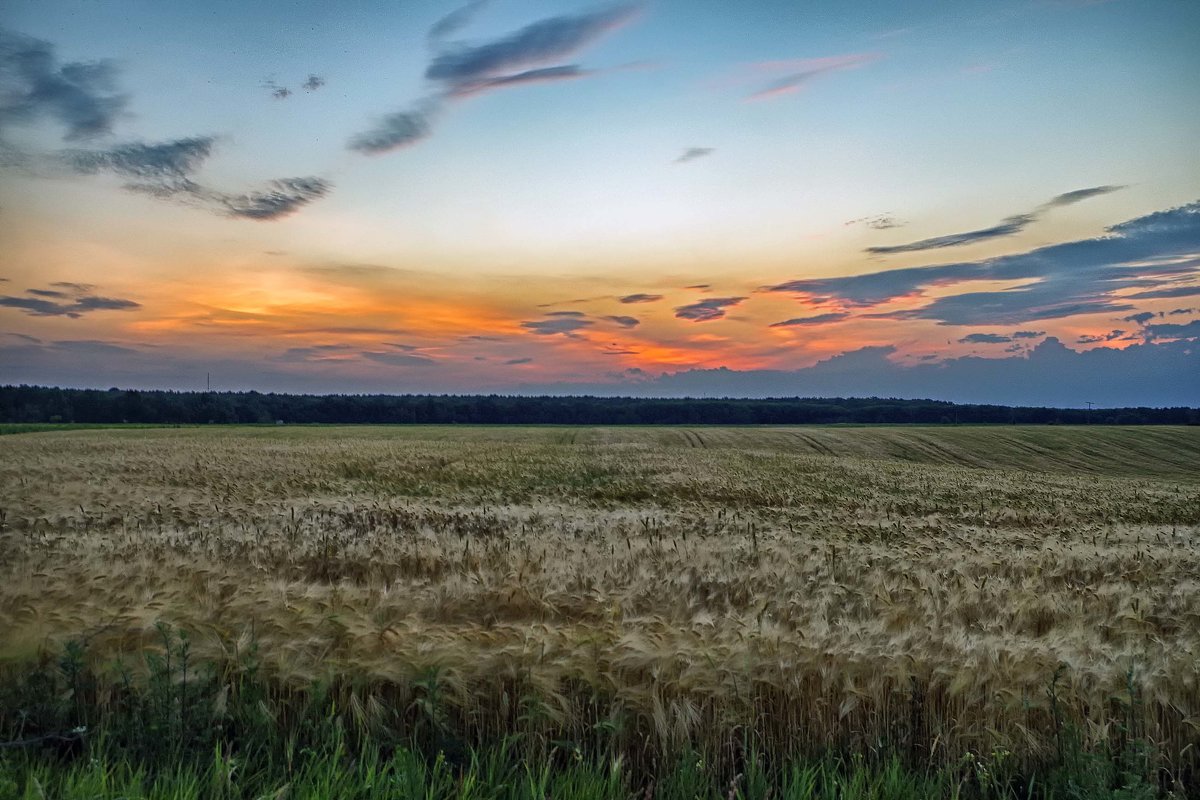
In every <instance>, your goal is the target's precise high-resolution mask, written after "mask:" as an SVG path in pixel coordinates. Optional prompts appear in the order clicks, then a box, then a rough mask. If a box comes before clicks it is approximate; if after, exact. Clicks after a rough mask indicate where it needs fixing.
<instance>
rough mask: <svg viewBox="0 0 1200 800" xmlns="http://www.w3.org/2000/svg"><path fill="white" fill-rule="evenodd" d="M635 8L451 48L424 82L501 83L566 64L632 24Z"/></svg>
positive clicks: (554, 21) (555, 20)
mask: <svg viewBox="0 0 1200 800" xmlns="http://www.w3.org/2000/svg"><path fill="white" fill-rule="evenodd" d="M637 8H638V7H637V6H635V5H622V6H617V7H615V8H609V9H603V10H600V11H594V12H592V13H590V14H580V15H577V16H561V17H550V18H548V19H544V20H540V21H538V22H534V23H532V24H530V25H527V26H525V27H524V28H522V29H521V30H519V31H517V32H516V33H513V34H511V35H509V36H506V37H505V38H503V39H498V40H496V41H493V42H488V43H486V44H481V45H475V46H473V47H472V46H467V45H461V46H457V47H453V48H449V49H447V50H446V51H444V52H442V53H439V54H438V55H436V56H435V57H434V58H433V60H432V61H431V62H430V63H429V67H428V68H427V69H426V70H425V77H426V78H428V79H429V80H431V81H437V82H440V83H442V84H444V85H446V86H448V87H454V86H460V85H463V84H471V83H475V82H478V81H481V80H489V79H494V78H498V77H502V76H504V75H508V74H512V73H513V71H514V70H518V71H520V70H523V69H524V68H526V67H531V66H535V65H539V64H544V63H546V62H547V61H552V60H554V59H559V58H563V57H565V56H568V55H570V54H572V53H574V52H576V51H578V50H580V49H582V48H583V47H585V46H587V45H588V44H590V43H591V42H592V41H594V40H595V39H597V38H598V37H600V36H601V35H603V34H605V33H607V32H609V31H611V30H613V29H614V28H617V27H619V26H620V25H622V24H624V23H626V22H628V21H629V20H630V19H631V18H632V17H633V16H634V14H635V13H636V12H637Z"/></svg>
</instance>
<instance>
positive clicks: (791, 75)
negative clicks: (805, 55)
mask: <svg viewBox="0 0 1200 800" xmlns="http://www.w3.org/2000/svg"><path fill="white" fill-rule="evenodd" d="M880 58H881V56H880V55H879V54H878V53H850V54H847V55H841V56H828V57H825V58H809V59H796V60H792V61H766V62H761V63H759V64H755V65H752V67H753V68H754V69H755V70H757V71H765V72H771V71H774V72H779V71H784V70H786V72H785V74H783V75H780V76H779V77H776V78H774V79H773V80H771V81H770V82H769V83H767V84H766V85H764V86H762V87H761V88H759V89H757V90H755V91H754V92H751V93H750V94H748V95H746V99H747V100H768V99H773V98H777V97H782V96H784V95H789V94H795V93H796V92H798V91H800V90H801V89H802V88H804V87H805V86H807V85H808V84H809V83H811V82H812V81H813V80H815V79H816V78H819V77H821V76H822V75H828V74H831V73H834V72H841V71H843V70H848V69H857V68H859V67H865V66H867V65H868V64H871V63H874V62H876V61H878V60H879V59H880Z"/></svg>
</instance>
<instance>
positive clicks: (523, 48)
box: [348, 2, 639, 155]
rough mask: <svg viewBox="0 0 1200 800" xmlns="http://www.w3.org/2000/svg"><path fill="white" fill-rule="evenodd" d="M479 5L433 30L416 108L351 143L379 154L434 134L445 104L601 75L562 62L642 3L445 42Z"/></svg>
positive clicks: (387, 117) (385, 120)
mask: <svg viewBox="0 0 1200 800" xmlns="http://www.w3.org/2000/svg"><path fill="white" fill-rule="evenodd" d="M482 6H483V3H482V2H474V3H470V4H468V5H466V6H464V7H462V8H460V9H458V10H457V11H454V12H452V13H450V14H449V15H447V16H445V17H443V18H441V19H440V20H438V21H437V22H436V23H435V24H434V25H433V27H432V28H431V29H430V31H429V43H430V45H431V46H433V47H434V48H435V53H434V55H433V57H432V58H431V59H430V61H429V64H428V65H427V67H426V69H425V79H426V80H427V81H428V82H429V84H430V86H431V87H432V91H431V93H430V94H429V95H428V96H427V97H426V98H425V99H424V100H422V101H420V102H419V103H417V104H416V105H414V106H413V107H411V108H408V109H403V110H400V111H396V112H393V113H391V114H387V115H385V116H383V117H381V118H380V119H379V120H377V121H376V123H375V124H374V125H373V126H372V127H371V128H370V129H368V130H366V131H364V132H362V133H359V134H357V135H355V136H353V137H352V138H351V139H350V142H349V144H348V147H349V148H350V149H351V150H355V151H357V152H360V153H363V154H366V155H379V154H382V153H388V152H391V151H393V150H397V149H400V148H403V147H406V146H409V145H412V144H415V143H417V142H419V141H421V140H423V139H425V138H427V137H428V136H430V135H431V134H432V132H433V125H434V122H435V121H436V118H437V116H438V114H439V113H440V112H441V110H442V109H443V107H444V106H445V104H446V103H447V101H450V100H455V99H464V98H467V97H470V96H473V95H477V94H480V93H483V92H487V91H492V90H496V89H505V88H512V87H515V86H522V85H528V84H533V83H546V82H551V81H555V82H557V81H569V80H578V79H580V78H584V77H588V76H590V75H594V74H596V70H589V69H585V68H584V67H582V66H580V65H578V64H562V63H558V62H559V61H560V60H561V59H563V58H566V57H567V56H570V55H572V54H574V53H576V52H578V51H580V50H582V49H583V48H585V47H587V46H588V45H590V44H592V43H594V42H595V41H596V40H597V39H599V38H600V37H601V36H602V35H604V34H605V33H608V32H610V31H612V30H615V29H616V28H618V27H620V26H621V25H624V24H625V23H627V22H628V21H630V20H631V19H632V18H633V17H634V16H635V15H636V13H637V12H638V9H639V6H637V5H633V4H629V5H619V6H614V7H609V8H605V9H600V10H598V11H593V12H590V13H585V14H578V15H566V16H556V17H548V18H546V19H543V20H540V21H538V22H534V23H531V24H529V25H526V26H525V27H524V28H521V29H520V30H518V31H516V32H514V33H511V34H509V35H508V36H505V37H502V38H499V39H495V40H492V41H490V42H484V43H482V44H474V45H469V44H463V43H454V44H448V43H446V42H445V39H446V38H447V37H448V36H450V35H452V34H453V33H455V32H457V31H458V30H460V29H461V28H462V27H464V26H465V25H466V24H468V23H469V22H470V21H471V19H472V18H473V17H474V16H475V14H476V13H477V12H478V11H479V9H480V8H481V7H482Z"/></svg>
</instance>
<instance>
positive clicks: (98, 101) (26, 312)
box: [0, 0, 1200, 406]
mask: <svg viewBox="0 0 1200 800" xmlns="http://www.w3.org/2000/svg"><path fill="white" fill-rule="evenodd" d="M1197 75H1200V3H1195V2H1190V1H1187V0H1110V1H1108V2H1105V1H1104V0H989V2H971V1H964V2H957V3H953V4H949V3H944V2H932V1H930V2H923V1H920V0H918V1H915V2H893V3H887V2H832V1H831V2H824V1H823V0H813V1H812V2H805V3H799V2H794V1H793V2H783V1H782V0H759V2H754V3H745V4H737V5H736V6H735V5H730V4H728V3H717V2H712V1H711V0H650V1H649V2H633V3H618V4H607V5H605V4H587V3H583V4H581V3H576V2H550V1H549V0H539V1H538V2H533V1H532V0H472V1H471V2H467V3H465V4H461V3H458V2H435V0H391V2H386V3H384V2H367V1H366V0H362V1H360V2H347V3H327V2H322V3H317V2H262V3H243V2H232V1H230V0H211V1H210V2H206V3H163V2H159V0H137V1H134V0H107V1H106V2H103V3H100V2H94V0H76V1H75V2H55V1H54V0H36V1H33V0H7V2H5V3H4V4H3V6H0V384H17V383H35V384H44V385H58V386H75V387H95V388H108V387H111V386H117V387H122V388H170V389H181V390H193V389H203V388H205V387H206V386H207V385H211V386H212V388H213V389H221V390H245V389H256V390H259V391H305V392H320V393H359V392H387V393H411V392H416V393H478V392H486V393H492V392H496V393H523V394H540V393H553V394H582V393H587V394H602V395H637V396H745V397H763V396H786V395H804V396H816V395H856V396H885V397H933V398H937V399H947V400H957V401H966V402H998V403H1010V404H1020V405H1043V404H1052V405H1063V406H1082V405H1084V404H1085V403H1087V402H1094V403H1097V404H1100V405H1147V406H1162V405H1192V406H1196V405H1200V81H1197V80H1196V76H1197Z"/></svg>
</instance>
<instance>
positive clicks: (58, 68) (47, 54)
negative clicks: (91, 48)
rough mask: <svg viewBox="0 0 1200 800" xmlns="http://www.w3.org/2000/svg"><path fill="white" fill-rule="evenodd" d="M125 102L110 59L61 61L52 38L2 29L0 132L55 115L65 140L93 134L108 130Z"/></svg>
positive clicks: (93, 136)
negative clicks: (47, 39) (6, 128)
mask: <svg viewBox="0 0 1200 800" xmlns="http://www.w3.org/2000/svg"><path fill="white" fill-rule="evenodd" d="M127 104H128V98H127V97H126V96H125V95H123V94H120V93H119V92H117V90H116V68H115V66H114V65H113V63H112V62H111V61H92V62H81V61H71V62H66V63H60V62H59V60H58V57H57V56H56V55H55V53H54V47H53V46H52V45H51V44H50V43H48V42H44V41H42V40H40V39H34V38H31V37H28V36H22V35H20V34H17V33H13V32H11V31H7V30H4V29H0V132H2V131H3V126H4V125H9V124H18V123H25V122H34V121H37V120H39V119H53V120H55V121H56V122H58V123H60V124H61V125H62V126H63V127H64V128H65V133H64V138H66V139H67V140H68V141H78V140H83V139H92V138H95V137H98V136H104V135H106V134H108V133H111V132H112V128H113V124H114V123H115V122H116V120H117V119H118V117H120V116H121V114H122V113H123V112H124V110H125V107H126V105H127Z"/></svg>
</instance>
